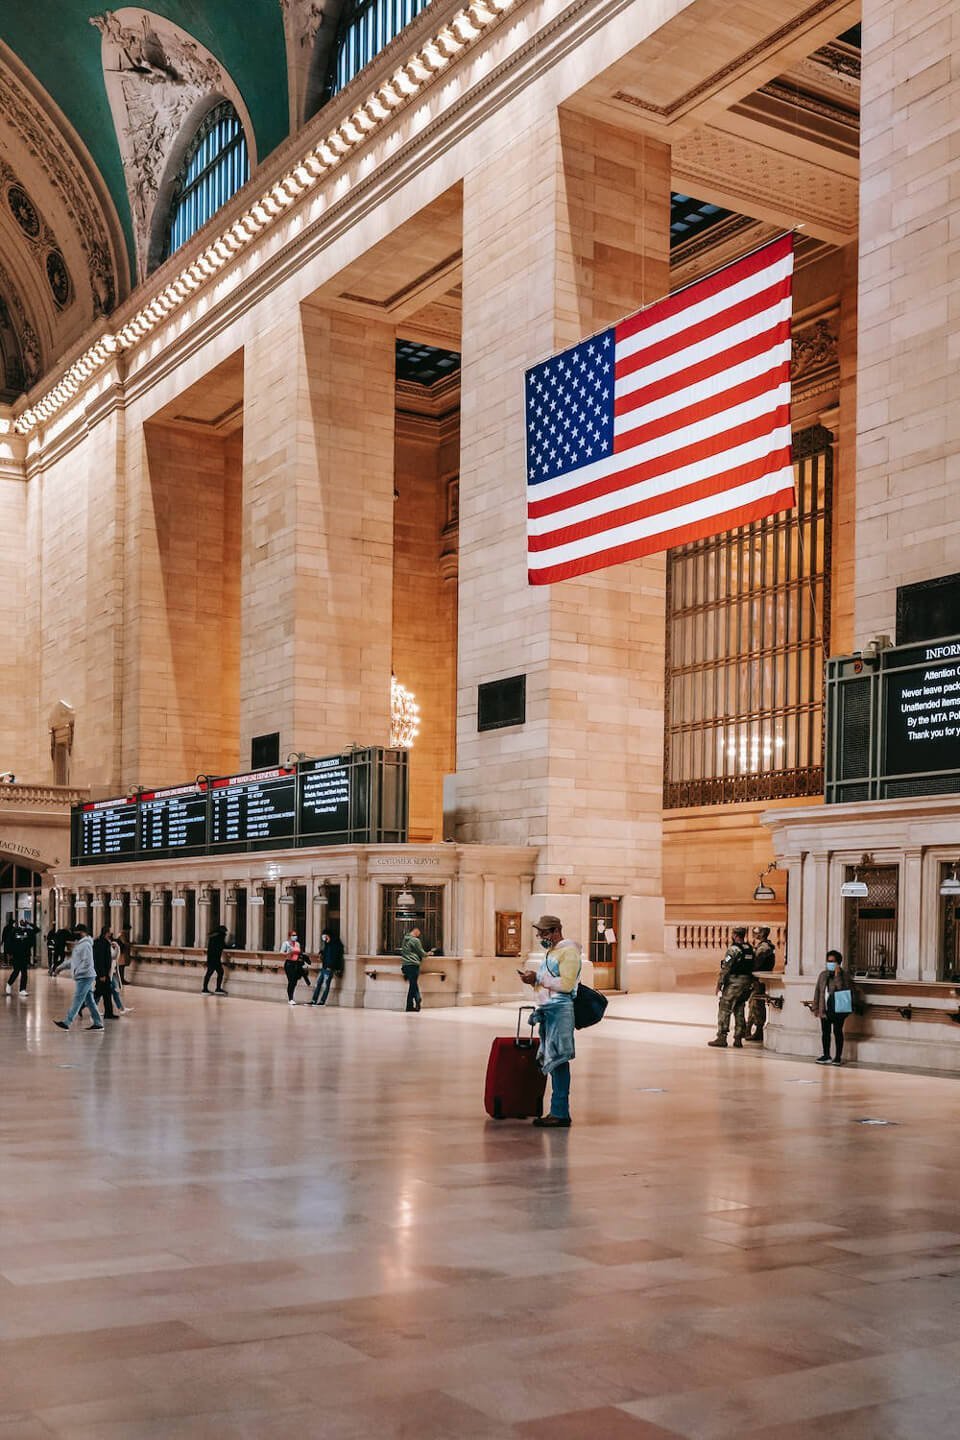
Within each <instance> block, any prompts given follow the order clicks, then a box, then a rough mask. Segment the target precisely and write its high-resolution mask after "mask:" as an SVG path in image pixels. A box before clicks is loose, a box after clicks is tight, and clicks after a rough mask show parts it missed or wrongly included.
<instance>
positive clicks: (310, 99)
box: [280, 0, 342, 131]
mask: <svg viewBox="0 0 960 1440" xmlns="http://www.w3.org/2000/svg"><path fill="white" fill-rule="evenodd" d="M280 9H281V10H282V11H283V34H284V39H285V41H286V46H287V84H288V90H289V95H290V129H291V131H293V130H297V129H299V127H300V126H301V125H302V124H303V122H304V120H306V119H307V118H308V116H309V115H310V114H312V113H313V111H314V110H315V109H316V108H317V96H316V93H315V92H317V90H318V89H319V88H320V87H321V86H322V81H323V77H322V75H321V76H320V77H319V80H318V78H317V71H318V69H319V68H321V67H320V66H318V63H317V62H318V51H319V50H320V49H322V50H323V52H324V54H325V53H326V51H327V50H328V49H329V46H330V43H331V39H332V31H333V30H334V29H335V28H336V19H337V13H338V12H339V10H340V9H342V4H340V3H338V0H280ZM321 31H323V32H324V33H323V35H322V36H321ZM318 36H321V38H320V42H319V45H318V39H317V37H318ZM320 59H321V60H322V57H320Z"/></svg>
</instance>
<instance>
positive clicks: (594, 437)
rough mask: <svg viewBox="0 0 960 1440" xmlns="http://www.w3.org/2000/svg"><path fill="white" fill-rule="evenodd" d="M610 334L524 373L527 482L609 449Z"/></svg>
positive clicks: (595, 337) (585, 461) (573, 467)
mask: <svg viewBox="0 0 960 1440" xmlns="http://www.w3.org/2000/svg"><path fill="white" fill-rule="evenodd" d="M613 362H614V332H613V330H607V331H605V332H604V333H603V334H601V335H593V336H591V338H590V339H589V340H584V341H583V343H582V344H580V345H574V346H573V348H572V349H570V350H564V351H563V352H562V353H561V354H559V355H553V356H551V358H550V359H549V360H546V361H544V363H543V364H542V365H536V366H534V368H533V369H532V370H528V371H527V481H528V483H529V484H531V485H533V484H537V483H538V482H540V481H543V480H552V479H553V478H554V477H555V476H557V475H564V474H566V472H567V471H569V470H576V469H577V468H578V467H579V466H581V465H589V464H591V462H593V461H596V460H602V459H604V458H605V457H606V456H607V455H609V454H610V452H611V450H612V448H613V379H614V371H613Z"/></svg>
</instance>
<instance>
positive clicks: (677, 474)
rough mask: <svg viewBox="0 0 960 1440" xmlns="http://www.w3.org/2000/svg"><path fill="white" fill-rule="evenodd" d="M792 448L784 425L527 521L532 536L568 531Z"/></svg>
mask: <svg viewBox="0 0 960 1440" xmlns="http://www.w3.org/2000/svg"><path fill="white" fill-rule="evenodd" d="M789 444H790V426H789V425H784V426H782V427H781V428H780V429H779V430H773V431H771V433H770V434H769V435H760V436H758V437H757V439H756V440H749V441H747V443H746V444H745V445H734V446H731V448H730V449H729V450H725V451H724V452H723V454H721V455H708V456H707V458H706V459H705V460H697V461H696V462H695V463H694V464H692V465H684V466H682V467H681V469H679V470H668V471H667V472H666V474H665V475H657V476H656V477H655V478H654V479H653V480H640V481H638V482H637V484H636V485H628V486H627V487H626V488H625V489H623V490H611V492H610V493H609V495H598V496H596V498H595V499H593V500H585V501H583V502H582V503H581V504H580V505H570V506H568V507H567V509H565V510H555V511H554V512H553V513H552V514H550V515H539V516H536V517H530V518H529V519H528V520H527V533H528V534H529V535H549V534H550V533H551V531H553V530H562V529H565V528H566V526H568V525H580V524H582V523H583V521H584V520H593V519H595V518H596V516H598V515H608V514H609V513H610V512H611V511H614V510H623V509H626V508H627V506H629V505H638V504H639V503H640V502H641V501H643V500H652V499H653V497H654V496H655V495H665V494H668V493H669V492H670V491H672V490H681V489H683V487H684V486H685V485H695V484H696V483H697V481H698V480H707V479H709V477H710V476H711V475H723V474H725V473H726V472H727V471H728V470H735V469H736V468H737V467H738V466H740V465H748V464H750V463H751V462H752V461H754V460H759V459H760V457H761V456H763V455H773V454H775V453H776V451H778V450H782V449H784V448H785V447H786V446H788V445H789Z"/></svg>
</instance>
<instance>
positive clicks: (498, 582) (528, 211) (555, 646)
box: [456, 114, 670, 983]
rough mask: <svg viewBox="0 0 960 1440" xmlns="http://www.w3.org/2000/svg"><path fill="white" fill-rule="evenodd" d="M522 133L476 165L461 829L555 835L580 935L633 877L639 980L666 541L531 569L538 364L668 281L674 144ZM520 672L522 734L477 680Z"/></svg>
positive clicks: (551, 844) (594, 132)
mask: <svg viewBox="0 0 960 1440" xmlns="http://www.w3.org/2000/svg"><path fill="white" fill-rule="evenodd" d="M504 141H505V143H504V148H503V150H501V151H499V152H497V153H488V154H484V155H483V156H482V158H481V159H480V161H479V163H478V165H477V167H476V168H475V169H474V170H472V171H470V172H469V173H468V174H467V176H466V178H465V181H464V242H463V246H464V261H463V276H464V278H463V356H464V365H463V378H462V410H461V427H462V428H461V437H462V441H461V458H462V465H461V481H460V582H459V597H460V600H459V603H460V616H461V625H460V654H459V692H460V694H459V706H458V709H459V714H460V725H459V733H458V741H457V780H456V816H457V837H458V839H461V840H466V841H480V842H488V843H521V844H528V845H531V846H537V847H539V861H538V865H537V872H536V879H535V881H534V896H533V902H532V908H534V909H542V910H545V911H549V912H555V913H557V914H559V915H560V917H561V919H562V920H563V921H564V923H565V925H566V927H567V930H568V933H570V934H571V935H573V936H574V937H575V938H579V939H583V938H584V937H583V936H581V935H580V934H579V931H580V916H581V895H582V894H585V893H587V885H588V881H587V879H586V876H587V875H588V874H589V876H590V877H591V878H592V883H594V884H596V885H600V887H601V888H602V889H603V890H609V891H610V893H612V894H620V895H623V896H624V901H625V912H626V914H625V922H626V924H627V929H628V932H632V933H634V934H635V935H636V937H637V938H636V942H635V950H634V952H633V953H632V954H631V955H630V956H628V957H627V959H626V963H625V970H626V973H627V976H628V982H629V979H630V975H631V971H633V978H634V983H636V972H637V971H638V970H639V969H641V968H642V966H643V964H644V962H645V961H651V962H652V961H653V959H654V958H657V959H659V957H660V956H661V955H662V951H663V894H662V875H661V791H662V780H663V775H662V770H663V758H662V757H663V666H664V557H663V556H662V555H657V556H653V557H651V558H648V559H643V560H636V561H632V562H630V563H628V564H624V565H619V566H616V567H613V568H610V569H607V570H602V571H599V572H597V573H595V574H593V575H589V576H586V577H584V578H582V579H579V580H568V581H564V582H562V583H560V584H557V585H553V586H546V587H530V586H529V585H528V584H527V564H526V539H525V525H526V493H525V492H526V485H525V476H526V471H525V455H524V433H525V432H524V385H523V372H524V369H525V367H527V366H528V365H531V364H533V363H534V362H535V361H537V360H540V359H543V358H545V357H546V356H547V355H549V354H550V353H552V352H554V351H556V350H558V349H560V348H562V347H563V346H567V345H571V344H573V343H575V342H576V341H578V340H580V339H583V338H585V337H586V336H588V335H589V334H591V333H592V332H594V331H596V330H597V329H600V328H602V327H605V326H608V325H610V324H612V323H613V322H614V321H615V320H617V319H618V318H620V317H621V316H624V315H626V314H629V313H630V312H631V311H633V310H636V309H638V308H639V307H640V306H641V305H642V304H643V303H645V302H646V301H650V300H653V299H655V298H657V297H659V296H662V295H664V294H665V293H666V291H667V288H668V285H669V213H670V211H669V201H670V155H669V150H668V149H667V147H666V146H664V145H663V144H661V143H659V142H656V141H653V140H649V139H646V138H644V137H642V136H639V135H627V134H625V133H623V132H621V131H618V130H616V129H613V128H611V127H609V126H605V125H601V124H598V123H596V122H594V121H591V120H588V119H586V118H584V117H581V116H572V115H565V114H556V115H554V116H553V117H551V118H550V119H549V120H546V121H542V122H540V123H538V124H535V125H533V126H531V127H530V128H529V129H528V130H526V131H524V132H523V133H521V134H516V135H511V136H509V138H508V137H506V136H505V137H504ZM515 674H525V675H526V677H527V678H526V694H527V701H526V724H525V726H524V727H523V728H522V729H518V730H516V731H515V732H514V733H513V735H512V736H511V741H510V744H509V746H508V745H506V744H505V743H504V733H503V732H502V731H494V732H492V734H479V733H478V732H477V725H476V715H477V686H478V684H480V683H481V682H483V681H487V680H492V679H496V678H499V677H503V676H509V675H515ZM561 877H563V879H564V881H565V886H563V887H561V886H560V884H559V880H560V878H561ZM627 916H628V917H629V918H628V920H627Z"/></svg>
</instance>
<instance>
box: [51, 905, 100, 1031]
mask: <svg viewBox="0 0 960 1440" xmlns="http://www.w3.org/2000/svg"><path fill="white" fill-rule="evenodd" d="M74 934H75V935H76V937H77V938H76V941H75V943H74V947H73V949H72V951H71V952H70V954H69V955H68V957H67V959H66V960H65V961H64V962H63V965H69V966H70V973H71V974H72V976H73V983H74V991H73V1003H72V1004H71V1006H70V1009H69V1010H68V1011H67V1015H66V1019H65V1020H54V1022H53V1023H54V1025H57V1026H59V1028H60V1029H61V1030H69V1029H70V1026H71V1025H72V1024H73V1022H74V1020H76V1018H77V1016H78V1015H79V1014H80V1011H81V1010H82V1009H83V1007H84V1005H86V1006H87V1007H88V1009H89V1011H90V1015H91V1018H92V1020H93V1024H92V1025H89V1026H88V1027H87V1028H88V1029H89V1030H102V1029H103V1028H104V1026H103V1020H102V1018H101V1015H100V1011H99V1010H98V1009H97V1002H96V1001H95V1000H94V998H93V987H94V985H95V984H96V978H97V972H96V970H95V969H94V964H93V941H92V940H91V939H90V931H89V930H88V929H87V927H86V925H78V926H77V928H76V930H75V931H74ZM63 965H58V966H57V969H56V970H55V971H54V974H58V973H59V972H60V970H62V969H63Z"/></svg>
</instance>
